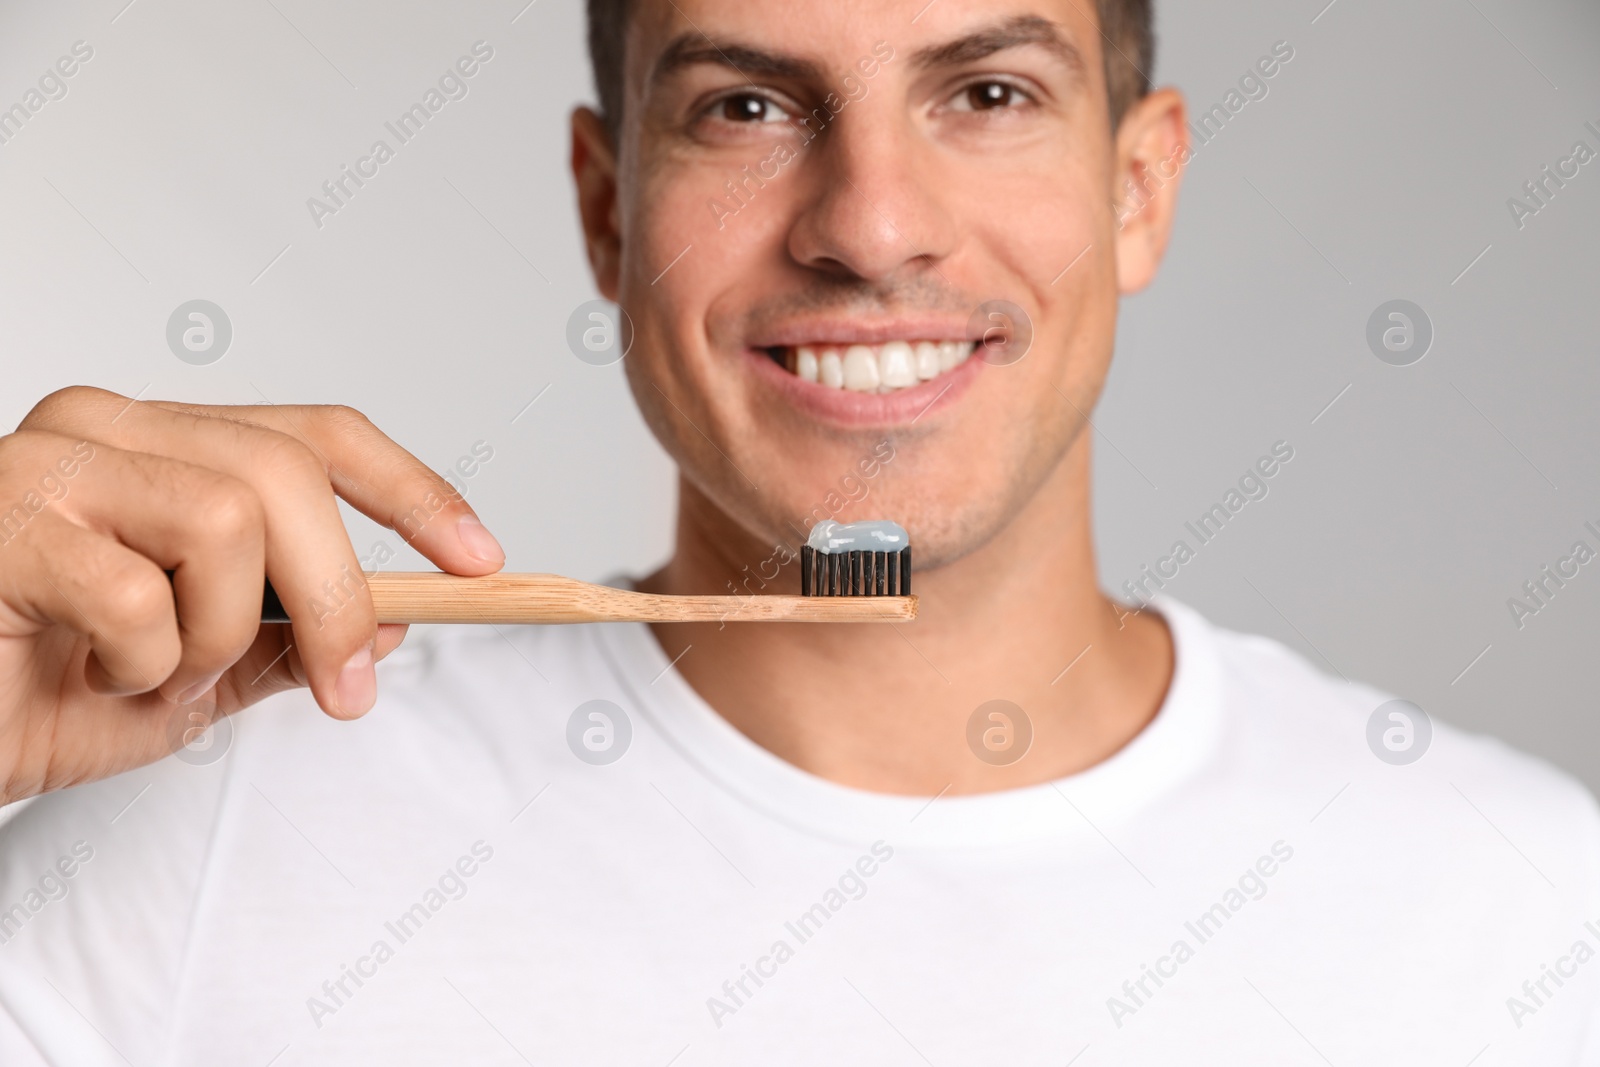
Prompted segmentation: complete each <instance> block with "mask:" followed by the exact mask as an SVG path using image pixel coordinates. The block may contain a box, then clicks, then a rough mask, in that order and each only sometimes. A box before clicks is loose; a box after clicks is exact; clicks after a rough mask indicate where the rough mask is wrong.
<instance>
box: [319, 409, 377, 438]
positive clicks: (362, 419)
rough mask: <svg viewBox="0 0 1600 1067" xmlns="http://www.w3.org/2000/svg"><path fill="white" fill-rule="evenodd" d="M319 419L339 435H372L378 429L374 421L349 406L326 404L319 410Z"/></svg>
mask: <svg viewBox="0 0 1600 1067" xmlns="http://www.w3.org/2000/svg"><path fill="white" fill-rule="evenodd" d="M317 418H318V419H320V420H321V421H322V422H323V423H324V424H326V425H327V426H328V427H330V428H331V429H333V430H335V431H336V432H339V433H370V432H371V431H373V430H375V429H377V427H376V426H374V425H373V424H372V420H371V419H369V418H367V417H366V416H365V415H363V414H362V413H361V412H360V411H357V410H356V409H355V408H353V407H350V406H349V405H348V404H325V405H322V406H321V407H318V408H317Z"/></svg>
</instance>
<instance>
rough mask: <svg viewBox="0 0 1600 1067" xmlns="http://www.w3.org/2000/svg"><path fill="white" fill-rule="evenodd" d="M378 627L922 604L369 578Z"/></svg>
mask: <svg viewBox="0 0 1600 1067" xmlns="http://www.w3.org/2000/svg"><path fill="white" fill-rule="evenodd" d="M366 579H367V589H368V591H369V592H370V593H371V595H372V603H373V606H374V607H375V608H376V609H377V612H378V621H379V622H407V623H410V622H417V623H429V622H459V623H566V622H723V621H726V622H908V621H910V620H912V619H915V618H916V617H917V598H916V597H915V596H853V597H845V596H780V595H771V596H763V595H752V596H665V595H662V594H659V593H639V592H635V591H633V590H631V589H612V588H610V587H609V586H604V585H594V584H591V583H589V582H580V581H577V580H576V579H573V578H563V577H561V576H560V575H557V574H491V575H487V576H485V577H482V578H460V577H457V576H455V575H452V574H444V573H442V572H439V571H424V572H394V573H389V572H378V573H374V574H368V575H367V576H366Z"/></svg>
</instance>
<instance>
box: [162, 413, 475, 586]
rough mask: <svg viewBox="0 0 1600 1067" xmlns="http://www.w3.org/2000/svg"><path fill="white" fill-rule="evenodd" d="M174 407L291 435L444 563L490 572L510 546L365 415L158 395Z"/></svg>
mask: <svg viewBox="0 0 1600 1067" xmlns="http://www.w3.org/2000/svg"><path fill="white" fill-rule="evenodd" d="M154 403H155V405H156V406H158V407H162V408H165V409H167V410H170V411H174V412H185V413H189V414H197V415H206V416H209V417H213V418H219V417H220V418H241V419H245V420H247V421H249V422H251V423H254V424H256V425H260V426H263V427H265V428H267V429H272V430H276V431H277V432H279V433H282V434H285V435H287V436H290V437H293V438H294V439H296V440H298V441H301V442H302V443H304V444H305V445H306V447H308V448H310V449H311V450H312V452H314V453H315V454H316V455H317V457H318V458H319V459H320V460H321V461H322V462H323V465H324V466H325V467H326V468H327V471H328V476H329V479H330V480H331V482H332V484H333V487H334V490H335V491H336V492H337V493H338V494H339V496H341V497H343V498H344V499H345V500H348V501H349V502H350V504H351V506H352V507H354V508H355V509H356V510H357V511H360V512H361V513H362V514H363V515H366V516H367V517H368V518H370V519H372V520H373V521H374V522H379V523H382V524H383V525H384V526H387V527H389V528H390V529H391V530H394V531H395V532H396V533H398V534H400V535H401V536H402V537H403V538H405V540H406V542H407V543H408V544H410V545H411V546H412V547H413V548H415V549H416V550H417V551H418V552H420V553H422V555H424V556H426V557H427V558H428V559H429V560H430V561H432V562H433V563H435V564H437V565H438V566H439V567H440V568H441V569H442V570H445V571H448V572H450V573H451V574H461V575H480V574H491V573H493V572H495V571H497V570H499V569H500V568H501V567H503V566H504V565H505V561H506V556H505V551H504V550H503V549H502V548H501V547H500V543H499V542H498V541H497V540H495V538H494V535H493V534H491V533H489V531H488V530H487V529H486V528H485V527H484V525H483V523H482V522H481V521H479V519H478V516H477V513H476V512H474V511H473V510H472V508H471V507H470V506H469V505H468V504H467V502H466V501H465V500H464V499H462V497H461V494H460V493H459V492H457V490H456V489H455V487H454V486H452V485H451V484H450V483H449V482H448V481H446V480H445V479H444V478H441V477H440V476H439V475H438V474H436V473H435V472H434V471H432V470H430V469H429V468H428V466H427V465H426V464H424V463H423V462H422V461H421V460H419V459H418V458H417V457H416V456H413V455H412V454H411V453H410V452H408V451H406V450H405V449H404V448H402V447H400V446H399V445H398V444H396V443H395V442H394V441H393V440H392V439H390V438H389V436H388V435H387V434H385V433H384V432H383V431H382V430H379V429H378V428H377V427H376V426H374V425H373V424H372V422H371V421H370V420H368V419H367V417H366V416H364V415H362V414H361V413H360V412H359V411H355V410H354V409H352V408H348V407H342V406H337V405H333V406H304V407H289V406H284V407H271V406H261V407H248V408H217V407H202V406H196V405H186V404H172V403H168V402H165V401H157V402H154Z"/></svg>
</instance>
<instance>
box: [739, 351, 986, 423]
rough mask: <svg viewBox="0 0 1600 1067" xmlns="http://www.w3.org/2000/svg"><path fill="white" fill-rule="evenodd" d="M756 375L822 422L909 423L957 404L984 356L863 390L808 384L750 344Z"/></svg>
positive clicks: (981, 365) (789, 402) (976, 373)
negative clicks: (907, 381)
mask: <svg viewBox="0 0 1600 1067" xmlns="http://www.w3.org/2000/svg"><path fill="white" fill-rule="evenodd" d="M744 354H745V358H746V359H747V360H748V361H750V362H752V363H754V364H755V366H754V367H753V368H752V373H753V374H754V375H755V376H756V378H757V379H758V380H760V381H763V382H766V383H770V385H771V386H772V388H774V389H776V390H777V391H778V393H779V394H780V395H781V396H782V397H783V399H784V401H785V402H786V403H787V404H789V406H791V407H794V408H798V409H799V410H801V411H803V412H805V413H806V414H807V415H810V416H811V417H812V418H814V419H817V420H819V421H822V422H831V423H835V424H837V425H841V426H903V425H907V424H909V423H912V422H915V421H917V420H918V419H920V418H922V417H923V416H924V415H929V414H932V413H934V412H935V411H938V410H940V409H942V408H946V407H949V406H950V405H951V404H954V403H955V402H956V401H957V400H958V399H960V397H961V395H962V394H963V393H965V392H966V391H967V389H968V388H969V387H970V386H971V385H972V380H973V378H974V377H975V376H977V375H978V374H980V373H982V370H983V366H984V363H983V359H982V358H981V357H979V356H978V355H977V353H974V354H972V355H970V356H968V357H967V359H966V361H965V362H964V363H962V364H961V365H959V366H957V367H953V368H952V369H950V370H948V371H946V372H945V373H943V374H941V375H939V377H937V378H934V379H932V380H930V381H926V382H921V383H920V384H917V385H913V386H909V387H907V388H905V389H896V390H895V391H894V392H892V393H858V392H856V391H854V390H852V389H834V388H831V387H829V386H826V385H820V384H818V383H816V382H808V381H806V380H804V379H803V378H801V377H800V376H799V375H797V374H790V373H789V372H788V371H786V370H784V369H783V368H782V367H780V366H778V365H777V364H776V363H775V362H773V360H772V357H771V356H769V355H767V354H766V352H765V351H764V350H762V349H756V348H746V349H745V350H744Z"/></svg>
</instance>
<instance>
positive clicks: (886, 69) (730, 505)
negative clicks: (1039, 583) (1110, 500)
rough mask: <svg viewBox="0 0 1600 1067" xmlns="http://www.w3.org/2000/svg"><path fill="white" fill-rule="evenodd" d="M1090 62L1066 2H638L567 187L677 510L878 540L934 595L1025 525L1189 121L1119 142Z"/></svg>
mask: <svg viewBox="0 0 1600 1067" xmlns="http://www.w3.org/2000/svg"><path fill="white" fill-rule="evenodd" d="M912 13H914V12H912ZM1101 41H1102V37H1101V35H1100V33H1099V29H1098V27H1097V24H1096V22H1095V18H1094V15H1093V12H1092V10H1089V11H1086V10H1084V7H1083V6H1082V5H1081V4H1080V3H1078V2H1076V0H1055V2H1043V0H1038V2H1034V3H1031V4H1029V3H1022V4H1019V5H1018V6H1015V7H1012V6H1010V5H1005V4H995V3H993V2H992V0H991V2H981V0H966V2H964V0H938V2H936V3H933V4H931V5H929V6H928V7H927V8H926V9H924V10H923V12H922V13H921V14H920V15H919V16H918V17H917V18H916V19H915V21H913V20H912V19H911V15H910V14H908V13H907V10H906V5H905V4H903V3H887V2H880V0H852V3H850V4H848V5H843V4H838V3H836V2H832V0H798V2H796V0H789V2H785V3H782V4H778V3H768V2H752V0H674V2H668V0H636V2H635V9H634V11H633V13H632V16H631V19H630V24H629V27H628V32H627V36H626V50H625V56H626V60H625V71H626V74H625V82H624V103H623V115H622V120H621V123H620V125H619V127H618V129H617V130H616V131H615V136H616V142H615V143H616V144H617V146H618V151H617V153H616V155H615V156H613V155H612V151H611V148H610V137H608V135H607V133H606V131H605V129H604V127H603V126H602V124H601V123H600V121H599V120H598V119H597V118H596V117H595V116H594V115H592V114H589V113H580V115H579V116H578V117H577V121H576V122H575V134H576V135H575V138H574V167H575V170H576V172H577V175H578V179H579V189H580V199H581V202H582V208H583V212H584V221H585V229H586V233H587V235H588V240H589V252H590V256H591V259H592V261H593V263H594V267H595V272H596V276H597V279H598V281H599V284H600V287H601V289H602V291H603V292H604V293H605V294H606V295H607V296H608V297H610V298H612V299H615V300H616V301H617V302H618V303H619V304H621V306H622V307H623V308H624V309H626V311H627V312H628V314H629V315H630V317H631V318H632V320H633V324H634V328H635V341H634V346H633V349H632V352H631V354H630V355H629V356H628V358H627V361H626V365H627V372H628V377H629V381H630V383H631V385H632V388H633V391H634V395H635V397H636V398H637V400H638V402H639V405H640V407H641V409H642V411H643V412H644V415H645V417H646V419H647V420H648V422H649V424H650V426H651V428H652V429H653V430H654V432H655V434H656V436H657V437H658V438H659V439H660V440H661V442H662V443H663V445H664V446H665V447H666V448H667V450H668V452H669V453H671V454H672V456H673V457H674V459H676V460H677V462H678V464H679V466H680V469H681V470H682V472H683V476H684V479H685V481H686V482H687V483H688V489H689V492H688V493H686V506H688V500H689V497H691V496H692V497H694V498H695V500H697V501H698V502H699V503H700V504H701V505H702V506H707V507H709V508H710V509H711V510H714V511H715V512H717V513H719V515H720V516H725V517H726V518H727V519H728V520H731V523H732V524H734V525H736V526H737V527H739V528H741V529H742V530H743V531H744V532H746V533H748V534H749V535H751V536H752V537H753V538H755V539H757V540H759V541H761V542H765V543H768V544H772V543H778V542H785V543H788V544H790V545H793V544H795V543H796V537H797V536H799V535H803V533H804V531H805V530H806V529H808V528H809V527H810V525H811V523H812V522H813V521H816V520H817V519H820V518H830V517H831V518H839V519H845V520H848V519H858V518H875V517H881V518H892V519H894V520H896V521H898V522H900V523H901V524H903V525H905V526H906V527H907V528H909V530H910V531H911V536H912V541H913V544H914V545H915V546H916V550H917V554H918V563H919V567H921V568H923V569H926V568H928V567H936V566H939V565H941V564H944V563H948V562H951V561H953V560H955V559H958V558H960V557H961V556H963V555H965V554H966V553H968V552H970V551H972V550H974V549H975V548H977V547H979V546H981V545H982V544H984V543H985V542H987V541H988V540H989V539H990V538H991V537H993V536H994V535H995V533H996V532H997V531H999V530H1000V529H1002V528H1003V527H1004V526H1005V525H1006V524H1007V523H1008V522H1009V521H1010V520H1011V519H1012V518H1014V517H1015V516H1016V515H1017V514H1018V513H1019V512H1020V511H1022V509H1024V508H1025V507H1026V505H1027V504H1028V503H1029V501H1030V500H1031V499H1032V498H1033V497H1034V496H1035V494H1036V493H1037V492H1038V491H1039V488H1040V486H1041V485H1044V484H1045V483H1046V480H1047V479H1048V478H1049V477H1050V476H1051V475H1052V473H1053V472H1055V471H1056V470H1057V469H1058V468H1059V467H1060V465H1061V464H1062V461H1063V458H1064V457H1065V456H1066V455H1067V454H1068V453H1069V451H1070V450H1071V449H1072V448H1073V446H1074V443H1075V442H1076V441H1077V440H1078V439H1079V437H1080V435H1081V434H1082V431H1083V427H1084V425H1085V415H1084V413H1086V412H1088V411H1090V410H1091V409H1092V407H1093V405H1094V401H1095V399H1096V397H1097V396H1098V394H1099V391H1100V387H1101V383H1102V381H1103V380H1104V376H1105V373H1106V369H1107V366H1108V363H1109V361H1110V356H1111V350H1112V343H1113V337H1114V333H1115V325H1116V312H1117V303H1118V296H1119V292H1122V291H1129V290H1133V289H1137V288H1139V287H1140V286H1142V285H1143V284H1145V282H1147V281H1148V279H1149V277H1150V275H1151V274H1152V273H1153V271H1154V268H1155V264H1156V262H1157V260H1158V259H1159V256H1160V253H1161V250H1162V248H1163V246H1164V243H1165V237H1166V232H1167V225H1168V222H1169V220H1170V203H1171V198H1172V196H1173V195H1174V193H1175V185H1176V182H1175V181H1168V182H1166V183H1165V186H1164V188H1162V189H1159V190H1155V191H1154V192H1152V191H1151V189H1150V186H1149V183H1148V182H1145V181H1143V180H1142V179H1143V177H1144V174H1145V171H1146V170H1147V169H1153V167H1152V164H1153V162H1154V161H1156V160H1159V159H1163V158H1166V159H1170V158H1172V157H1173V156H1174V155H1176V154H1177V153H1178V151H1179V150H1180V149H1181V147H1182V139H1183V135H1182V130H1183V122H1182V106H1181V102H1179V101H1178V99H1177V97H1176V96H1175V95H1173V94H1170V93H1158V94H1153V95H1151V96H1148V97H1146V98H1144V99H1143V100H1142V101H1141V102H1139V103H1138V104H1136V105H1135V106H1134V107H1133V109H1132V110H1130V111H1129V113H1128V114H1127V115H1126V116H1125V117H1124V118H1123V120H1122V123H1121V126H1120V129H1119V131H1117V133H1116V134H1114V133H1113V131H1112V129H1111V123H1110V117H1109V106H1108V102H1107V96H1106V83H1105V76H1104V73H1103V69H1104V67H1103V60H1102V56H1101V51H1100V47H1101ZM1130 178H1131V179H1133V180H1134V181H1139V182H1141V184H1142V185H1143V189H1142V191H1141V193H1140V196H1139V198H1138V201H1139V203H1140V204H1141V205H1142V206H1141V209H1140V210H1139V211H1138V212H1137V213H1136V214H1134V215H1133V217H1132V218H1131V220H1125V221H1124V222H1122V223H1121V224H1120V225H1119V205H1120V204H1121V203H1122V202H1123V201H1124V200H1126V199H1127V197H1125V196H1124V195H1123V193H1124V190H1125V189H1126V181H1127V180H1128V179H1130ZM1030 335H1031V340H1030ZM852 498H854V499H852ZM841 505H842V506H841Z"/></svg>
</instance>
